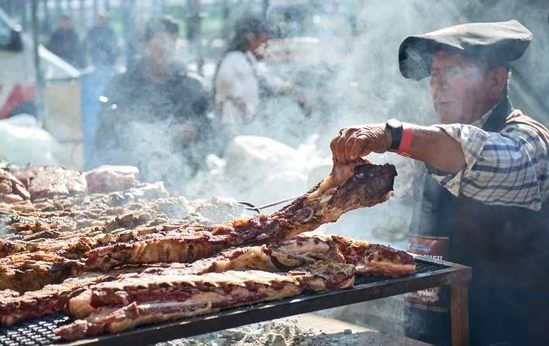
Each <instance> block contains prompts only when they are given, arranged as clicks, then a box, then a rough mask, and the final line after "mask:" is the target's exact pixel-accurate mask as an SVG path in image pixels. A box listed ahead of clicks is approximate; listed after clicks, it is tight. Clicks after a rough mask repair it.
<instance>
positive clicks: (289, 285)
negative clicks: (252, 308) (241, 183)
mask: <svg viewBox="0 0 549 346" xmlns="http://www.w3.org/2000/svg"><path fill="white" fill-rule="evenodd" d="M353 282H354V269H353V267H352V266H351V265H347V264H342V263H318V264H314V265H311V266H308V267H305V268H300V269H298V270H295V271H292V272H289V273H288V274H286V275H281V274H274V273H267V272H264V271H255V270H251V271H227V272H224V273H221V274H219V273H208V274H203V275H146V276H142V275H139V276H135V277H126V278H124V279H119V280H116V281H111V282H105V283H100V284H97V285H94V286H92V287H90V288H89V289H88V290H86V291H84V292H82V293H81V294H79V295H78V296H76V297H74V298H72V299H71V300H70V301H69V309H70V312H71V314H72V315H73V316H75V317H78V318H84V317H85V319H80V320H76V321H74V322H73V323H71V324H69V325H67V326H64V327H61V328H58V329H57V330H56V331H55V333H56V334H57V335H59V336H60V337H61V338H63V339H65V340H75V339H79V338H82V337H85V336H91V335H97V334H101V333H103V332H110V333H117V332H120V331H123V330H127V329H130V328H133V327H135V326H137V325H141V324H145V323H159V322H164V321H168V320H174V319H179V318H183V317H189V316H195V315H201V314H207V313H210V312H213V311H217V310H222V309H226V308H233V307H237V306H242V305H249V304H253V303H257V302H263V301H269V300H275V299H282V298H287V297H292V296H295V295H298V294H300V293H301V292H302V291H303V290H304V289H311V290H325V289H341V288H348V287H352V285H353Z"/></svg>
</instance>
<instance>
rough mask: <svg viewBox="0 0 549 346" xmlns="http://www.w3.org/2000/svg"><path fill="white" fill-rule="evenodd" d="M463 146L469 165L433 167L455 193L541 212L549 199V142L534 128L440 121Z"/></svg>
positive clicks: (430, 170) (433, 173) (518, 125)
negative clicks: (494, 128)
mask: <svg viewBox="0 0 549 346" xmlns="http://www.w3.org/2000/svg"><path fill="white" fill-rule="evenodd" d="M439 128H440V129H442V130H443V131H444V132H446V133H447V134H448V135H449V136H451V137H452V138H453V139H454V140H456V141H457V142H459V143H460V144H461V148H462V150H463V155H464V157H465V166H464V167H463V169H462V170H461V171H460V172H458V173H457V174H446V173H444V172H441V171H437V170H434V169H432V168H429V167H428V170H429V172H430V174H431V176H432V177H433V178H435V179H436V180H437V181H438V182H439V183H440V184H441V185H442V186H444V187H446V188H447V189H448V190H449V191H450V192H451V193H452V194H453V195H455V196H459V195H464V196H466V197H471V198H473V199H476V200H479V201H481V202H484V203H486V204H494V205H502V206H516V207H523V208H528V209H532V210H539V209H540V208H541V204H542V202H543V201H544V200H545V198H546V197H547V193H548V190H549V189H548V187H547V170H548V163H547V161H548V159H547V143H545V142H544V141H543V139H542V138H541V137H540V136H539V134H538V133H537V132H536V131H535V130H534V128H532V127H530V126H528V125H523V124H511V125H508V126H506V127H505V128H504V129H503V130H502V131H501V132H486V131H484V130H482V129H480V128H478V127H475V126H472V125H461V124H451V125H440V126H439Z"/></svg>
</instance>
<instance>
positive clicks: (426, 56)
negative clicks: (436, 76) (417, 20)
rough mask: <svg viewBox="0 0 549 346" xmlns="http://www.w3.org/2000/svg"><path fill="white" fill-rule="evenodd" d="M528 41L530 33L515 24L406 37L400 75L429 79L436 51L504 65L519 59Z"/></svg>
mask: <svg viewBox="0 0 549 346" xmlns="http://www.w3.org/2000/svg"><path fill="white" fill-rule="evenodd" d="M531 40H532V33H531V32H530V31H529V30H528V29H526V28H525V27H524V26H523V25H522V24H520V23H519V22H518V21H516V20H510V21H507V22H490V23H467V24H460V25H455V26H451V27H448V28H444V29H440V30H437V31H433V32H429V33H427V34H423V35H414V36H408V37H407V38H406V39H405V40H404V41H403V42H402V43H401V44H400V49H399V51H398V63H399V67H400V73H401V74H402V75H403V76H404V77H405V78H408V79H414V80H420V79H423V78H425V77H427V76H429V74H430V73H431V62H432V59H433V55H434V54H436V53H437V52H439V51H449V52H456V53H462V54H466V55H469V56H472V57H482V58H484V59H487V61H490V62H491V63H492V65H497V64H502V65H507V63H508V62H510V61H513V60H516V59H518V58H520V57H521V56H522V54H523V53H524V51H525V50H526V48H528V45H529V44H530V41H531Z"/></svg>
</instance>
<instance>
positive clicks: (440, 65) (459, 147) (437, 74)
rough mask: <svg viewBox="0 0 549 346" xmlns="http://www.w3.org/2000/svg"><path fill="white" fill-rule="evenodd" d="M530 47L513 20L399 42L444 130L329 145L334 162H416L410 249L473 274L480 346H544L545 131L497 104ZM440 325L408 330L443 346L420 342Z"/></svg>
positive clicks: (362, 134) (369, 130)
mask: <svg viewBox="0 0 549 346" xmlns="http://www.w3.org/2000/svg"><path fill="white" fill-rule="evenodd" d="M531 37H532V34H531V33H530V32H529V31H528V30H527V29H526V28H525V27H524V26H522V25H521V24H520V23H519V22H517V21H514V20H512V21H508V22H499V23H470V24H464V25H458V26H454V27H450V28H446V29H442V30H438V31H435V32H432V33H428V34H425V35H419V36H411V37H408V38H406V39H405V40H404V42H403V43H402V44H401V47H400V52H399V63H400V71H401V73H402V75H403V76H404V77H406V78H410V79H415V80H420V79H422V78H425V77H428V76H430V78H431V96H432V101H433V106H434V109H435V111H436V113H437V114H438V116H439V119H440V122H441V123H442V124H440V125H433V126H418V125H414V124H409V123H401V122H399V121H397V120H394V119H391V120H389V121H388V122H387V123H386V124H369V125H364V126H361V127H350V128H344V129H342V130H341V131H340V133H339V135H338V136H336V137H335V138H334V139H333V140H332V143H331V149H332V153H333V159H334V162H341V163H346V162H349V161H353V160H355V159H356V158H358V157H362V156H365V155H367V154H368V153H370V152H378V153H382V152H386V151H394V152H397V153H400V154H402V155H405V156H408V157H411V158H414V159H416V160H420V161H423V162H424V163H425V167H426V171H427V173H428V174H427V176H426V180H425V185H424V193H423V194H424V196H423V197H424V199H423V201H422V204H421V206H420V208H419V209H420V210H419V213H416V214H415V215H414V220H413V222H412V226H411V233H414V234H415V237H414V238H412V240H411V249H414V246H416V245H420V246H416V247H415V248H421V249H425V248H427V249H432V250H436V249H438V250H440V249H442V248H444V247H447V248H448V249H449V254H448V255H449V257H448V258H449V259H450V260H452V261H456V262H459V263H464V264H467V265H470V266H472V268H473V278H472V281H471V283H470V297H469V298H470V304H469V310H470V328H471V341H472V343H473V344H478V345H491V344H500V343H501V344H513V345H514V344H517V345H518V344H520V345H525V344H532V345H540V344H545V343H546V342H547V340H549V323H548V322H549V318H548V315H549V304H548V302H549V299H548V297H549V294H548V293H547V292H549V291H548V290H547V288H549V287H548V286H549V269H548V268H549V267H548V266H547V263H549V262H547V259H548V255H547V253H548V251H547V246H548V245H549V223H548V222H547V217H548V216H549V203H548V201H547V195H548V194H549V181H548V179H547V176H548V168H549V164H548V145H549V131H548V130H547V128H546V127H545V126H543V125H541V124H540V123H539V122H537V121H535V120H533V119H532V118H530V117H528V116H526V115H524V114H523V113H522V112H521V111H519V110H516V109H513V107H512V106H511V103H510V102H509V99H508V97H507V91H508V81H509V77H510V62H511V61H514V60H516V59H518V58H519V57H520V56H521V55H522V54H523V52H524V51H525V50H526V48H527V46H528V44H529V42H530V40H531ZM418 216H419V217H418ZM437 242H446V243H444V244H441V243H438V244H437ZM427 253H428V254H431V255H442V254H441V253H438V254H437V253H430V252H429V251H427ZM432 298H433V300H436V299H438V297H436V295H435V296H433V297H432ZM427 309H429V307H427ZM433 310H435V309H433ZM436 311H443V310H436ZM441 320H443V318H442V317H441V318H439V319H433V320H432V321H431V322H429V321H421V323H418V324H416V325H415V327H414V330H415V331H419V332H421V331H430V332H432V333H425V334H424V335H423V336H424V337H426V338H427V340H428V341H431V342H434V343H436V344H444V343H446V341H445V340H444V339H443V338H440V337H439V338H437V336H436V335H435V337H431V338H429V335H427V334H437V333H438V334H441V333H439V332H440V331H441V330H443V329H444V328H447V329H449V324H448V323H447V322H441ZM431 336H432V335H431ZM438 336H440V335H438Z"/></svg>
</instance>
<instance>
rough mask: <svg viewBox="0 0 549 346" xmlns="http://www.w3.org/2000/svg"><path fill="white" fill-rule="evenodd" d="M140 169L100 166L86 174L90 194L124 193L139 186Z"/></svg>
mask: <svg viewBox="0 0 549 346" xmlns="http://www.w3.org/2000/svg"><path fill="white" fill-rule="evenodd" d="M138 175H139V169H138V168H137V167H133V166H109V165H103V166H99V167H97V168H95V169H92V170H91V171H87V172H84V178H86V182H87V185H88V191H89V193H108V192H113V191H124V190H128V189H129V188H132V187H136V186H137V185H138V184H139V181H138V180H137V176H138Z"/></svg>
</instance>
